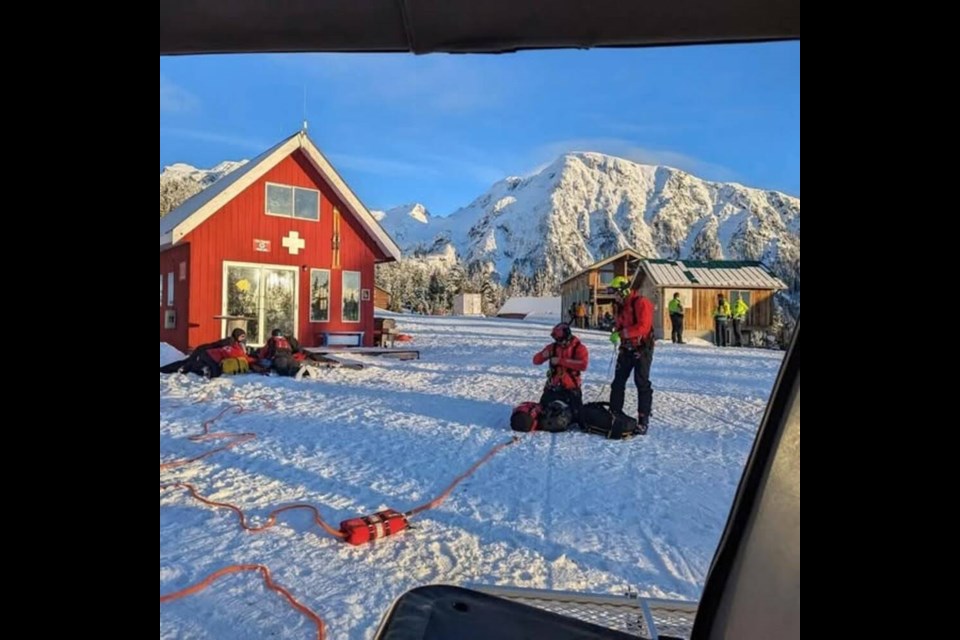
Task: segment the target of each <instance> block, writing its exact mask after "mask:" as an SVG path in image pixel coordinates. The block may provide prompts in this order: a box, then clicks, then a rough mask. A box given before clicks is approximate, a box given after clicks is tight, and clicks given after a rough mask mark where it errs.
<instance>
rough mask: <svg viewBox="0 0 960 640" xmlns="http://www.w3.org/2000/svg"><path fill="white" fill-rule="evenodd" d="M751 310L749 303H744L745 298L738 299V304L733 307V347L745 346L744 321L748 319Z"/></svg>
mask: <svg viewBox="0 0 960 640" xmlns="http://www.w3.org/2000/svg"><path fill="white" fill-rule="evenodd" d="M749 310H750V307H749V306H747V303H746V302H744V301H743V298H737V302H736V304H734V305H733V346H735V347H742V346H743V329H742V325H743V321H744V320H746V319H747V311H749Z"/></svg>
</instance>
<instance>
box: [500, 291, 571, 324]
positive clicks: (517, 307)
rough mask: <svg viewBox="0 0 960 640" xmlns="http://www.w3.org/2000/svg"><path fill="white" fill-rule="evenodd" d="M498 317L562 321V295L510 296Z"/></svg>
mask: <svg viewBox="0 0 960 640" xmlns="http://www.w3.org/2000/svg"><path fill="white" fill-rule="evenodd" d="M497 317H498V318H517V319H526V320H540V321H543V322H560V321H561V320H562V319H563V318H561V317H560V297H559V296H556V297H543V298H530V297H519V298H510V299H509V300H507V301H506V302H505V303H504V305H503V306H502V307H501V308H500V311H498V312H497Z"/></svg>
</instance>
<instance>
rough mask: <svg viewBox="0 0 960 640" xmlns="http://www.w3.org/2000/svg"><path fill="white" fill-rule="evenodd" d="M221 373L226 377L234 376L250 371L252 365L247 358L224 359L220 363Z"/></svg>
mask: <svg viewBox="0 0 960 640" xmlns="http://www.w3.org/2000/svg"><path fill="white" fill-rule="evenodd" d="M220 371H221V372H223V375H225V376H233V375H237V374H239V373H247V372H249V371H250V363H249V362H247V359H246V358H224V359H223V360H221V361H220Z"/></svg>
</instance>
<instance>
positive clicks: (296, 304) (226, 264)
mask: <svg viewBox="0 0 960 640" xmlns="http://www.w3.org/2000/svg"><path fill="white" fill-rule="evenodd" d="M230 267H252V268H254V269H280V270H284V271H292V272H293V334H294V335H295V336H298V335H300V269H299V267H294V266H290V265H288V264H268V263H266V262H237V261H233V260H224V261H223V266H222V267H221V270H222V271H223V274H222V279H221V281H220V315H222V316H225V315H227V271H228V270H229V268H230ZM259 289H260V296H261V301H260V304H259V305H258V306H259V307H260V308H261V309H262V308H263V295H264V288H263V287H260V288H259ZM260 325H261V326H260V331H261V332H262V333H263V338H264V340H263V342H253V341H251V340H250V334H247V344H248V345H249V346H251V347H262V346H263V345H264V344H266V340H267V339H268V338H269V336H267V333H269V332H270V331H271V330H272V329H273V327H271V328H269V329H268V328H266V327H265V326H263V325H264V323H263V322H261V323H260ZM226 332H227V321H226V320H221V321H220V335H224V334H226ZM255 338H256V339H257V340H260V336H255Z"/></svg>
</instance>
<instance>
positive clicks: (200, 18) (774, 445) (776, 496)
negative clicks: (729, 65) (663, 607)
mask: <svg viewBox="0 0 960 640" xmlns="http://www.w3.org/2000/svg"><path fill="white" fill-rule="evenodd" d="M799 39H800V3H799V0H638V1H632V2H628V1H624V0H592V1H591V2H583V1H578V0H555V1H550V0H540V1H537V0H509V1H508V0H487V1H485V2H474V1H470V0H328V1H323V2H320V1H318V0H287V1H285V2H282V3H278V2H271V1H269V0H162V1H161V3H160V55H161V56H168V55H182V54H205V53H239V52H396V53H397V55H404V54H406V55H410V54H427V53H486V54H504V53H509V52H513V51H518V50H522V49H546V48H591V47H652V46H657V47H660V46H676V45H686V44H703V43H735V42H760V41H771V40H796V41H799ZM383 613H384V618H383V622H382V623H381V626H380V629H379V630H378V631H377V635H376V637H378V638H391V639H393V638H417V639H421V638H422V639H426V638H430V639H433V638H487V637H501V638H533V637H551V638H619V637H636V636H635V635H634V636H627V635H624V634H622V633H621V632H618V631H612V630H603V629H602V628H600V627H597V626H594V625H589V624H585V623H582V622H579V621H577V620H573V619H571V618H567V617H564V616H562V615H560V614H556V613H550V612H546V611H543V610H541V609H535V608H532V607H528V606H526V605H523V604H518V603H517V602H515V601H513V600H510V599H505V598H501V597H498V596H497V595H491V594H489V593H482V592H479V591H476V590H471V589H462V588H459V587H446V586H429V587H421V588H418V589H414V590H413V591H411V592H408V593H407V594H405V595H404V596H403V597H401V598H400V599H399V600H398V601H397V602H396V603H394V605H393V606H392V607H391V608H390V609H389V610H388V611H384V612H383ZM644 635H647V636H648V637H658V635H659V637H670V634H668V633H660V634H658V633H657V632H656V631H654V630H650V629H648V630H647V631H646V632H645V634H644ZM690 637H692V638H697V639H700V638H703V639H706V638H747V639H768V638H799V637H800V328H799V322H798V323H797V325H796V330H795V332H794V334H793V339H792V343H791V345H790V347H789V349H788V351H787V354H786V356H785V358H784V360H783V364H782V367H781V369H780V372H779V375H778V378H777V381H776V383H775V385H774V388H773V392H772V395H771V397H770V401H769V404H768V406H767V408H766V412H765V414H764V416H763V418H762V422H761V426H760V428H759V431H758V433H757V437H756V441H755V442H754V445H753V449H752V452H751V454H750V456H749V459H748V461H747V464H746V468H745V470H744V472H743V475H742V477H741V480H740V484H739V489H738V491H737V494H736V497H735V500H734V505H733V509H732V511H731V513H730V515H729V518H728V521H727V524H726V528H725V531H724V533H723V536H722V538H721V542H720V545H719V548H718V549H717V551H716V554H715V556H714V558H713V562H712V564H711V568H710V571H709V574H708V577H707V580H706V583H705V587H704V591H703V595H702V598H701V600H700V602H699V606H698V608H697V612H696V618H695V621H694V623H693V629H692V632H691V634H690Z"/></svg>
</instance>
